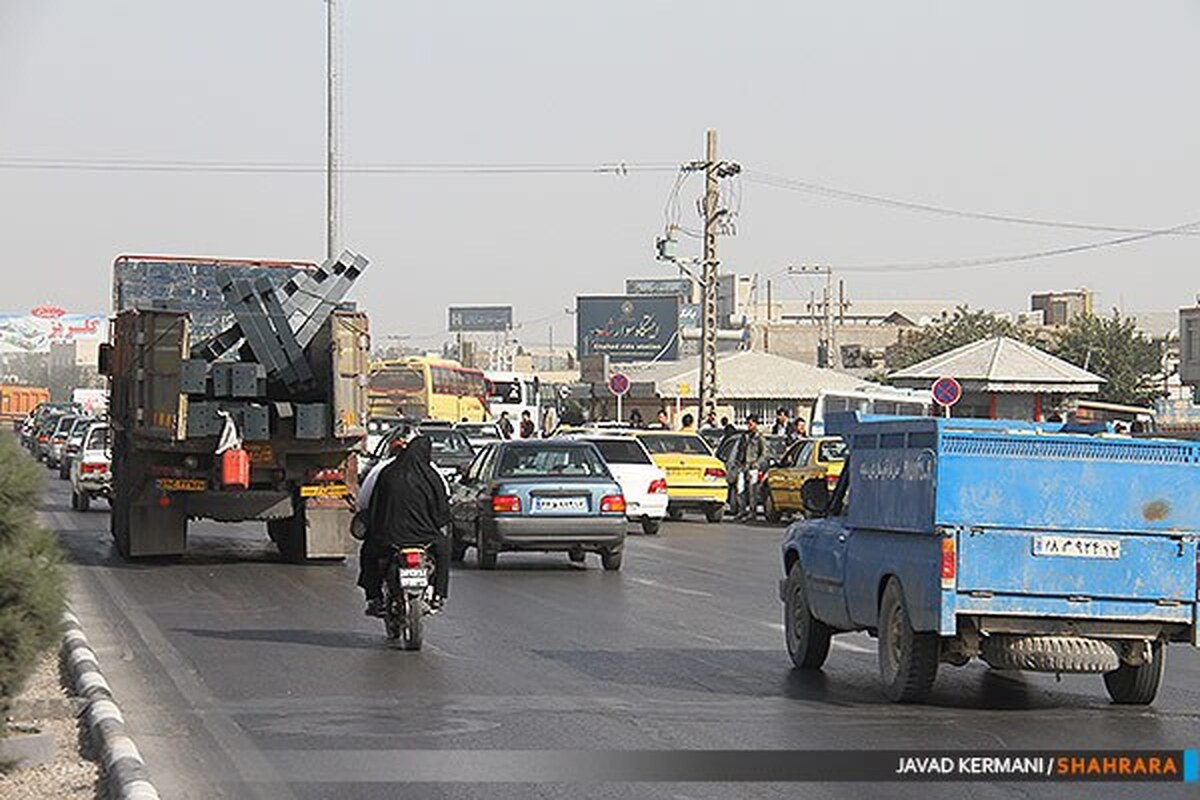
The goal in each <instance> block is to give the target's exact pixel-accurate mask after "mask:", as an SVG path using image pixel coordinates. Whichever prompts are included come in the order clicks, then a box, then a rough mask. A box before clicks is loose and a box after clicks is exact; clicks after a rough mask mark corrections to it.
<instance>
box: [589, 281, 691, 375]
mask: <svg viewBox="0 0 1200 800" xmlns="http://www.w3.org/2000/svg"><path fill="white" fill-rule="evenodd" d="M575 322H576V339H575V343H576V347H577V349H578V353H579V356H580V358H583V357H585V356H591V355H607V356H608V357H609V358H610V359H611V360H613V361H616V362H620V361H652V360H656V359H667V360H674V359H676V358H678V357H679V335H678V334H679V298H678V297H667V296H663V295H606V296H600V297H577V298H575Z"/></svg>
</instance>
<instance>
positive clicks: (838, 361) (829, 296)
mask: <svg viewBox="0 0 1200 800" xmlns="http://www.w3.org/2000/svg"><path fill="white" fill-rule="evenodd" d="M787 271H788V274H789V275H824V276H825V285H824V287H822V289H821V302H820V303H817V302H816V300H815V299H812V300H809V303H808V305H809V312H810V313H811V314H812V318H813V321H814V322H815V321H816V319H817V310H818V308H819V309H820V312H821V317H820V325H821V337H820V344H819V346H818V356H817V366H819V367H828V368H830V369H841V368H842V354H841V350H840V349H839V348H838V345H837V335H836V325H835V315H834V310H833V307H834V304H835V301H834V299H833V267H830V266H822V265H809V264H803V265H801V266H798V267H788V269H787ZM836 305H837V307H838V311H837V315H836V316H837V319H838V320H840V321H844V320H845V313H846V306H848V305H849V303H848V302H846V287H845V284H844V283H840V284H839V286H838V299H837V301H836ZM822 350H823V351H824V354H825V357H824V359H822V358H821V357H820V353H821V351H822Z"/></svg>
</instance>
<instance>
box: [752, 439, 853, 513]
mask: <svg viewBox="0 0 1200 800" xmlns="http://www.w3.org/2000/svg"><path fill="white" fill-rule="evenodd" d="M845 463H846V443H845V442H843V441H842V440H841V439H840V438H838V437H837V436H818V437H816V438H813V439H801V440H800V441H798V442H796V443H795V444H793V445H792V446H791V447H789V448H788V450H787V452H786V453H784V454H783V458H781V459H779V463H778V464H776V465H775V466H773V467H771V468H770V469H768V470H767V480H766V483H767V490H766V492H765V493H764V494H763V498H762V502H763V515H764V516H765V517H766V518H767V521H768V522H779V521H780V520H781V519H783V516H784V515H785V514H791V513H794V512H800V513H803V512H804V486H805V484H807V483H810V482H811V481H825V483H826V484H827V485H828V487H829V489H830V491H832V490H833V488H834V487H835V486H836V485H837V482H838V477H839V476H840V475H841V474H842V467H843V466H845Z"/></svg>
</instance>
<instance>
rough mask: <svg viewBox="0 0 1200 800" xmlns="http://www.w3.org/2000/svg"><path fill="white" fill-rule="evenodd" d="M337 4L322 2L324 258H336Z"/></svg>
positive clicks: (326, 0) (328, 1) (337, 220)
mask: <svg viewBox="0 0 1200 800" xmlns="http://www.w3.org/2000/svg"><path fill="white" fill-rule="evenodd" d="M338 77H339V75H338V30H337V1H336V0H325V257H326V258H328V259H330V260H332V259H335V258H337V257H338V255H339V243H338V232H339V227H340V223H339V219H338V213H339V208H338V199H339V198H338V128H339V127H340V126H339V121H340V120H339V116H338Z"/></svg>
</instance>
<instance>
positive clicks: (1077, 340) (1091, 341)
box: [1050, 309, 1165, 405]
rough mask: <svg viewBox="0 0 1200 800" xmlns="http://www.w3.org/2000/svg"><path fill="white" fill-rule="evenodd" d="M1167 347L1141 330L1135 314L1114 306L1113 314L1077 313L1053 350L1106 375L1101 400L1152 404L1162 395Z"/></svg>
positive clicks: (1089, 369)
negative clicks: (1127, 313) (1129, 313)
mask: <svg viewBox="0 0 1200 800" xmlns="http://www.w3.org/2000/svg"><path fill="white" fill-rule="evenodd" d="M1164 347H1165V345H1164V343H1163V342H1161V341H1154V340H1151V339H1149V338H1147V337H1146V336H1145V335H1144V334H1143V333H1142V332H1141V331H1139V330H1138V329H1137V326H1136V325H1135V323H1134V321H1133V319H1132V318H1130V317H1122V316H1121V314H1120V313H1119V312H1118V311H1117V310H1116V309H1113V312H1112V316H1111V317H1097V316H1095V315H1094V314H1085V315H1082V316H1078V317H1074V318H1073V319H1072V320H1071V321H1070V322H1069V323H1067V326H1066V328H1064V329H1063V330H1062V332H1061V333H1059V334H1058V336H1057V337H1056V339H1055V341H1054V342H1053V343H1052V346H1051V348H1050V351H1051V352H1052V353H1054V355H1056V356H1058V357H1059V358H1061V359H1063V360H1064V361H1070V362H1071V363H1072V364H1074V365H1076V366H1078V367H1083V368H1084V369H1086V370H1088V371H1089V372H1094V373H1096V374H1097V375H1099V376H1100V377H1102V378H1104V379H1105V380H1106V383H1104V384H1103V385H1102V386H1101V387H1100V399H1101V400H1107V401H1109V402H1112V403H1130V404H1137V405H1148V404H1150V403H1152V402H1153V401H1154V398H1156V397H1159V396H1161V395H1162V383H1161V376H1162V364H1163V351H1164Z"/></svg>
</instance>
